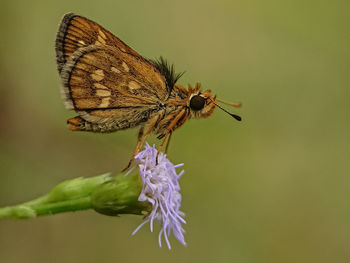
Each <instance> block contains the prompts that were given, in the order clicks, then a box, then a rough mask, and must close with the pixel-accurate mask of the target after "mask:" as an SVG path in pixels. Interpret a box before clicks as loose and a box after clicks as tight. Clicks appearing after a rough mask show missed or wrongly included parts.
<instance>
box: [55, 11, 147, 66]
mask: <svg viewBox="0 0 350 263" xmlns="http://www.w3.org/2000/svg"><path fill="white" fill-rule="evenodd" d="M89 45H101V46H105V45H108V46H114V47H117V48H119V49H120V50H121V51H122V52H125V53H128V54H131V55H133V56H135V57H138V58H140V59H141V60H145V61H146V62H148V61H147V60H146V59H144V58H143V57H142V56H141V55H140V54H138V53H137V52H136V51H134V50H133V49H132V48H130V47H129V46H128V45H126V44H125V43H124V42H123V41H121V40H120V39H119V38H117V37H116V36H114V35H113V34H112V33H110V32H109V31H108V30H106V29H104V28H103V27H102V26H100V25H99V24H97V23H95V22H93V21H91V20H89V19H87V18H85V17H82V16H78V15H75V14H73V13H69V14H66V15H65V16H64V17H63V19H62V22H61V24H60V27H59V30H58V32H57V37H56V59H57V67H58V71H59V72H61V71H62V69H63V66H64V64H65V63H66V62H67V61H68V59H69V57H70V56H71V55H73V53H74V52H75V51H76V50H77V49H79V48H81V47H86V46H89Z"/></svg>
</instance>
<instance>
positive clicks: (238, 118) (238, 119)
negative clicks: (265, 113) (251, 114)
mask: <svg viewBox="0 0 350 263" xmlns="http://www.w3.org/2000/svg"><path fill="white" fill-rule="evenodd" d="M209 100H210V101H211V102H212V103H214V104H215V105H216V106H218V107H219V108H220V109H221V110H223V111H224V112H226V113H227V114H229V115H231V117H233V118H235V119H236V120H237V121H241V120H242V118H241V117H240V116H238V115H236V114H233V113H231V112H228V111H227V110H225V109H224V108H223V107H221V106H220V105H218V104H216V103H215V102H214V101H213V100H212V99H211V98H209ZM220 102H221V101H220Z"/></svg>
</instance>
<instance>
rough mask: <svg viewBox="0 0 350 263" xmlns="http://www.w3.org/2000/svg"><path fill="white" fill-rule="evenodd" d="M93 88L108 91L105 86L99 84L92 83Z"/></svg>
mask: <svg viewBox="0 0 350 263" xmlns="http://www.w3.org/2000/svg"><path fill="white" fill-rule="evenodd" d="M94 86H95V87H96V89H105V90H109V89H108V88H107V87H106V86H104V85H102V84H100V83H94Z"/></svg>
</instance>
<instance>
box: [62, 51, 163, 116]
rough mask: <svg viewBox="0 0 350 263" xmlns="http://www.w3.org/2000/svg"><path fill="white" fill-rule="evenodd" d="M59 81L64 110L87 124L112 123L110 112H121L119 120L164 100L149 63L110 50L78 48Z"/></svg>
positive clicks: (159, 78)
mask: <svg viewBox="0 0 350 263" xmlns="http://www.w3.org/2000/svg"><path fill="white" fill-rule="evenodd" d="M61 78H62V82H63V83H62V84H63V95H64V98H65V101H66V106H67V108H69V109H74V110H75V111H77V112H78V113H79V114H80V116H81V117H82V118H84V119H86V120H87V121H91V122H99V121H101V120H102V121H103V122H106V121H108V119H111V118H114V121H116V120H115V118H116V116H115V115H114V114H113V113H111V111H112V112H118V111H119V112H125V114H123V115H120V116H119V115H118V116H119V117H118V118H123V116H124V115H125V116H129V114H128V112H135V110H136V111H140V112H143V111H146V110H149V109H152V108H153V109H155V108H156V107H158V105H159V103H162V102H164V101H165V100H166V98H167V92H166V84H165V80H164V77H163V76H162V75H161V74H160V73H159V72H158V71H157V70H155V68H154V67H153V66H152V65H151V64H148V63H147V62H144V61H140V60H138V59H137V58H136V57H134V56H132V55H129V54H127V53H125V52H122V51H121V50H119V49H118V48H114V47H107V46H96V45H92V46H88V47H84V48H80V49H78V50H77V51H75V52H74V54H73V55H72V56H71V57H70V58H69V60H68V61H67V62H66V64H65V65H64V67H63V69H62V72H61ZM107 111H108V113H107ZM126 113H127V114H126ZM141 115H142V114H141ZM141 115H140V116H141ZM142 116H143V115H142Z"/></svg>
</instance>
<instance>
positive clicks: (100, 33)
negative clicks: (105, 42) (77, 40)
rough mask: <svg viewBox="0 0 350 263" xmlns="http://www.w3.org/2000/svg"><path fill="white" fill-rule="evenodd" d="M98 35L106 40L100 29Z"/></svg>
mask: <svg viewBox="0 0 350 263" xmlns="http://www.w3.org/2000/svg"><path fill="white" fill-rule="evenodd" d="M98 34H99V35H100V36H101V37H102V38H103V39H106V35H105V33H103V31H101V29H99V30H98Z"/></svg>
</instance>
